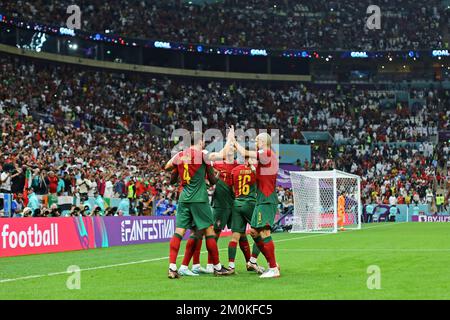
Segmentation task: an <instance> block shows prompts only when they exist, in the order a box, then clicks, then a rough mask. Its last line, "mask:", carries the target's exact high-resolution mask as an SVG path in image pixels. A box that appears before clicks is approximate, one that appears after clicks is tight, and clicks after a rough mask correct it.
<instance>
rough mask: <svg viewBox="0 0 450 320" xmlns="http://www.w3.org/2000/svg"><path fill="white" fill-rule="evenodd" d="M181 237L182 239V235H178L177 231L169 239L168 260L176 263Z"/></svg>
mask: <svg viewBox="0 0 450 320" xmlns="http://www.w3.org/2000/svg"><path fill="white" fill-rule="evenodd" d="M181 239H183V237H182V236H181V235H179V234H178V233H175V234H174V235H173V237H172V239H171V240H170V253H169V262H170V263H173V264H176V263H177V256H178V251H180V243H181Z"/></svg>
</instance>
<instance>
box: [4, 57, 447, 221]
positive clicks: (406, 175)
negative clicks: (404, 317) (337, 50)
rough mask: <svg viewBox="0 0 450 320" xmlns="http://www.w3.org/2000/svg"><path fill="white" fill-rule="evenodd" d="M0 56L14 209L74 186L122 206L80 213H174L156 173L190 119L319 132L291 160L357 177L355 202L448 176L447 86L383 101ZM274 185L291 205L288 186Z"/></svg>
mask: <svg viewBox="0 0 450 320" xmlns="http://www.w3.org/2000/svg"><path fill="white" fill-rule="evenodd" d="M0 62H1V63H0V64H1V74H0V114H1V117H2V120H3V122H2V125H1V126H2V127H1V130H2V135H1V146H2V147H1V154H0V156H1V185H0V189H1V190H0V191H1V192H3V193H9V192H12V193H15V194H17V195H18V197H17V199H19V200H18V201H17V205H18V211H20V210H23V209H24V208H25V206H28V207H27V208H29V207H30V205H31V206H34V207H33V208H32V212H33V213H34V212H35V211H36V209H39V208H40V205H39V204H36V201H35V200H34V197H33V195H36V196H42V195H63V196H64V195H67V196H71V195H79V196H80V197H81V198H86V197H101V198H118V197H122V198H123V199H124V202H127V203H129V207H126V206H124V207H123V208H118V209H117V212H114V213H111V212H109V211H108V212H106V209H105V208H102V207H101V205H97V206H96V208H97V207H99V208H98V209H95V208H92V210H90V209H89V210H87V212H88V213H89V214H95V213H99V214H108V213H111V214H123V213H124V212H125V211H129V210H130V208H131V213H136V214H151V213H152V212H153V211H154V212H156V213H157V214H161V215H167V214H174V213H175V211H176V199H177V192H178V190H177V188H176V187H175V186H173V185H171V184H170V182H169V180H170V177H169V176H168V175H167V174H165V173H162V170H161V165H162V164H163V163H164V162H165V161H166V160H167V159H168V158H169V157H170V150H171V148H172V147H173V142H171V141H169V139H168V138H167V137H170V135H171V133H172V131H173V129H175V128H187V129H191V125H192V122H193V121H195V120H201V121H202V124H203V127H204V128H224V127H225V126H226V124H230V123H231V124H235V125H236V127H238V128H239V127H243V128H268V129H270V128H276V129H280V130H281V132H280V134H281V139H280V140H281V142H285V143H296V142H300V141H301V140H302V136H301V131H305V130H307V131H328V132H330V134H331V136H332V137H333V138H334V141H335V142H336V143H335V144H330V145H328V146H329V148H330V149H328V148H325V149H324V150H321V149H318V150H316V149H315V148H314V149H313V157H312V161H311V163H299V165H301V166H302V167H303V168H305V169H310V170H324V169H328V168H338V169H343V170H345V171H348V172H352V173H356V174H359V175H361V176H362V177H363V184H362V187H363V197H364V201H369V200H368V199H370V201H374V202H379V203H391V202H392V201H394V200H392V199H391V198H393V197H395V199H396V203H398V204H400V203H412V202H416V203H419V202H420V203H427V202H428V201H429V200H430V197H429V193H430V192H432V193H433V197H432V198H431V200H433V199H435V198H436V196H437V195H436V194H435V192H436V190H437V188H436V184H438V185H440V186H441V187H442V186H444V187H445V183H446V181H447V180H448V177H449V176H450V174H449V172H445V170H444V169H445V168H450V163H448V161H449V158H448V154H449V153H448V148H449V145H448V144H447V143H441V144H438V145H433V144H432V143H430V139H431V137H432V136H434V135H435V134H436V133H437V130H438V129H447V130H448V128H449V117H450V110H448V108H446V105H448V102H449V101H448V99H449V92H448V91H447V90H443V89H428V90H423V89H422V90H415V89H411V90H410V92H409V94H410V95H411V97H414V98H420V99H419V100H418V101H421V102H417V103H415V104H414V105H413V106H411V107H408V106H407V105H405V104H402V103H399V104H397V105H394V106H391V107H389V106H388V105H385V103H384V101H385V99H386V98H388V97H390V95H391V94H392V92H391V91H388V90H380V89H378V90H368V89H364V90H363V89H357V88H341V87H338V88H334V89H332V88H326V87H317V86H312V85H305V84H298V85H294V86H293V85H289V86H285V85H281V86H276V87H275V86H271V85H264V84H259V85H256V84H254V83H253V84H249V83H240V84H238V83H226V82H215V81H200V80H198V81H194V82H193V81H192V79H191V80H190V81H185V80H182V79H176V80H174V79H165V78H164V79H152V78H148V77H146V76H142V75H134V74H127V75H125V74H118V73H110V72H106V71H101V72H100V71H95V70H86V69H82V68H79V67H73V66H66V65H58V66H55V65H51V64H45V63H38V62H30V61H28V60H22V59H18V58H12V57H1V58H0ZM249 113H251V114H255V115H256V117H255V118H253V119H249V118H248V116H247V115H248V114H249ZM151 126H153V128H157V129H159V130H160V132H159V134H154V132H152V131H149V129H148V128H149V127H151ZM405 143H406V144H405ZM27 187H29V188H27ZM24 192H25V196H24V195H23V193H24ZM279 194H280V200H281V202H282V203H283V207H284V206H289V205H290V201H291V199H290V198H291V197H290V196H289V192H288V191H287V192H286V190H282V189H280V190H279ZM21 197H22V199H21ZM30 198H31V199H33V200H32V201H30ZM20 199H21V200H20ZM446 201H448V196H447V200H446ZM36 206H37V207H36ZM152 206H156V207H155V208H152ZM83 208H84V207H83ZM83 208H82V209H83ZM19 209H20V210H19ZM72 211H73V212H72V213H73V214H80V213H79V212H78V211H77V212H75V211H76V210H75V208H73V210H72ZM98 211H100V212H98ZM80 212H82V210H81V211H80ZM26 213H27V214H30V213H29V210H28V209H27V210H26ZM47 214H52V213H51V210H50V211H47ZM24 215H25V214H24Z"/></svg>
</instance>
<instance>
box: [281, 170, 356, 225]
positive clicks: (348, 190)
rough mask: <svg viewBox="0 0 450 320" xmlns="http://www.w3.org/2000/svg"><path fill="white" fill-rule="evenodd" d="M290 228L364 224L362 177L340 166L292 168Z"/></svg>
mask: <svg viewBox="0 0 450 320" xmlns="http://www.w3.org/2000/svg"><path fill="white" fill-rule="evenodd" d="M290 176H291V182H292V190H293V193H294V219H293V225H292V231H291V232H318V233H328V232H337V231H338V230H339V229H341V228H344V229H360V228H361V191H360V177H359V176H356V175H353V174H349V173H345V172H343V171H339V170H333V171H295V172H291V174H290Z"/></svg>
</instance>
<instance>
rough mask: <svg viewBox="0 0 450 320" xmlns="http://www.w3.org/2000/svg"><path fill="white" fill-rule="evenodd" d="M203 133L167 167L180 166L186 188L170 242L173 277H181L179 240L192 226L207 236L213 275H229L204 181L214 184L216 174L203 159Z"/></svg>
mask: <svg viewBox="0 0 450 320" xmlns="http://www.w3.org/2000/svg"><path fill="white" fill-rule="evenodd" d="M232 134H234V132H232ZM201 136H202V135H201V134H199V133H194V145H193V146H192V147H190V148H188V149H186V150H183V151H181V152H179V153H177V154H176V155H175V156H174V157H173V158H172V159H170V160H169V161H168V162H167V164H166V166H165V170H167V171H172V170H173V169H174V168H175V167H177V169H178V174H179V177H180V179H181V184H182V186H183V191H182V192H181V194H180V197H179V200H178V203H179V205H178V209H177V217H176V230H175V234H174V235H173V237H172V239H171V241H170V256H169V262H170V264H169V275H168V276H169V278H170V279H176V278H178V277H179V276H180V275H179V273H178V271H177V266H176V260H177V256H178V251H179V249H180V243H181V240H182V239H183V236H184V235H185V233H186V230H187V229H190V228H192V226H193V225H195V227H196V228H197V229H198V230H201V231H203V232H204V233H205V235H206V247H207V249H208V253H209V254H210V255H211V256H212V259H213V264H214V274H215V275H228V270H227V269H226V268H224V267H223V266H222V265H221V263H220V261H219V251H218V248H217V242H216V240H215V233H214V227H213V225H214V219H213V215H212V211H211V206H210V205H209V198H208V192H207V187H206V182H205V178H206V177H208V179H209V180H210V181H211V182H213V183H215V176H214V174H213V170H212V167H211V166H210V164H208V161H207V160H206V159H205V158H204V155H205V152H204V150H203V148H204V141H203V139H202V137H201ZM186 251H188V250H186ZM188 253H189V254H190V257H189V260H190V258H191V257H192V254H193V253H194V250H189V251H188ZM189 260H188V261H189Z"/></svg>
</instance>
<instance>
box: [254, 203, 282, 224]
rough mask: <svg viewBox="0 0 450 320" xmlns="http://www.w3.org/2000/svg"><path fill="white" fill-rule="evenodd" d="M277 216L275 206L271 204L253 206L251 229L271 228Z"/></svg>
mask: <svg viewBox="0 0 450 320" xmlns="http://www.w3.org/2000/svg"><path fill="white" fill-rule="evenodd" d="M276 214H277V205H276V204H272V203H261V204H257V205H256V206H255V210H254V211H253V216H252V222H251V226H252V227H253V228H264V227H272V226H273V224H274V222H275V215H276Z"/></svg>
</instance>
